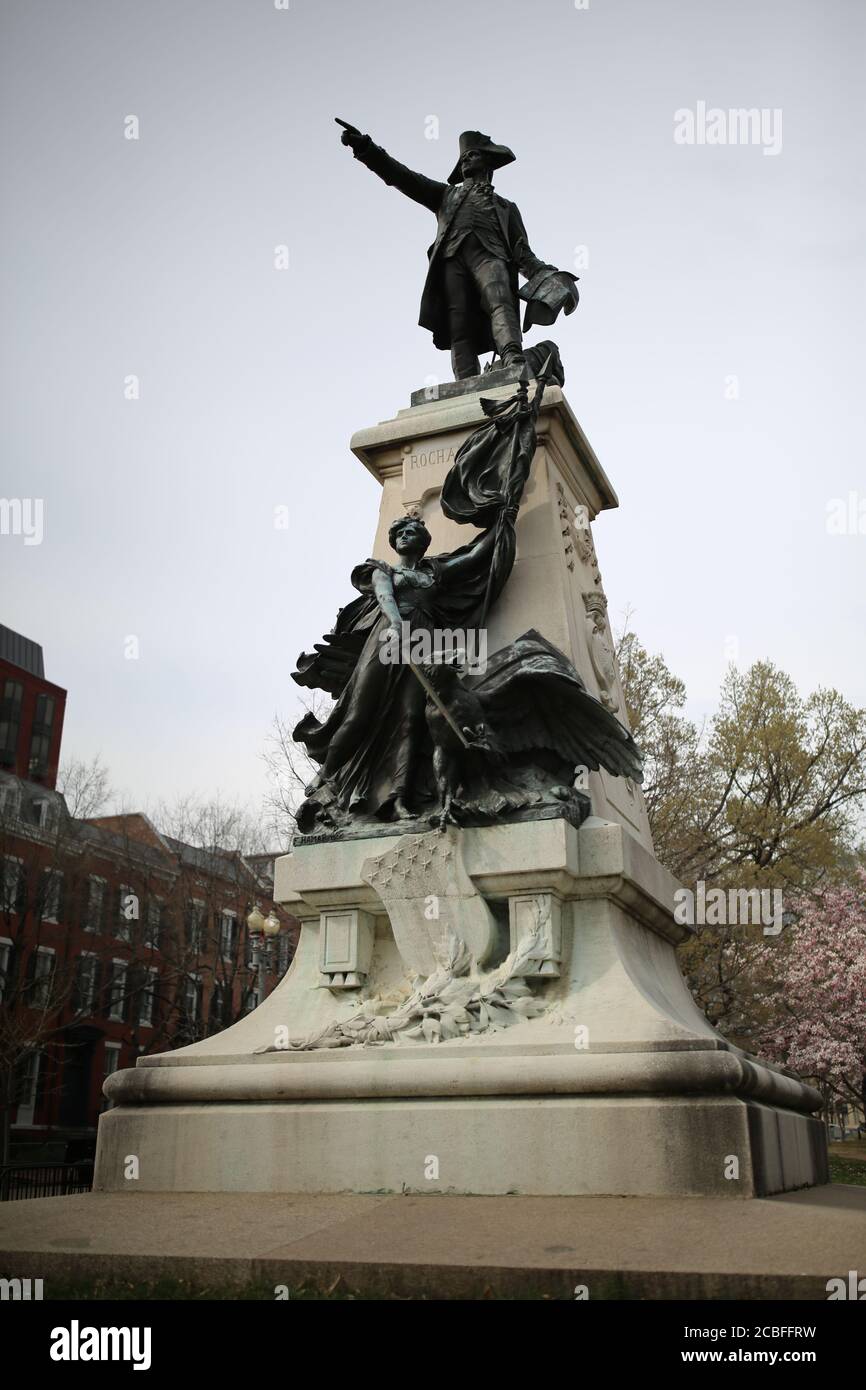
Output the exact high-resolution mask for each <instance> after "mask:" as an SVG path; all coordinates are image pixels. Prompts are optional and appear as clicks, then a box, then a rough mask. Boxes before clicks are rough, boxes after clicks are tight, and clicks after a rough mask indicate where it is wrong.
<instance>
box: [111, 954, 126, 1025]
mask: <svg viewBox="0 0 866 1390" xmlns="http://www.w3.org/2000/svg"><path fill="white" fill-rule="evenodd" d="M125 1010H126V961H123V960H113V961H112V962H111V986H110V988H109V992H108V1017H109V1018H110V1019H112V1020H113V1021H114V1022H115V1023H122V1022H123V1018H124V1013H125Z"/></svg>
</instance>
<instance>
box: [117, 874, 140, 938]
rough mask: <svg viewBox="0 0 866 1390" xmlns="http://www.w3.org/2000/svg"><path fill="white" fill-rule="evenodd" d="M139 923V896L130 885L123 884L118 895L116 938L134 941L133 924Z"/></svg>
mask: <svg viewBox="0 0 866 1390" xmlns="http://www.w3.org/2000/svg"><path fill="white" fill-rule="evenodd" d="M137 921H138V894H137V893H135V892H133V890H132V889H131V888H130V887H129V884H128V883H122V884H121V885H120V888H119V890H118V894H117V924H116V927H115V932H114V934H115V936H116V937H117V939H118V941H131V940H132V924H133V922H137Z"/></svg>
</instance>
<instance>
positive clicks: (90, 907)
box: [84, 877, 106, 931]
mask: <svg viewBox="0 0 866 1390" xmlns="http://www.w3.org/2000/svg"><path fill="white" fill-rule="evenodd" d="M105 888H106V883H105V879H104V878H94V877H91V878H89V879H88V882H87V908H86V911H85V921H84V930H85V931H99V929H100V927H101V926H102V914H103V910H104V908H105Z"/></svg>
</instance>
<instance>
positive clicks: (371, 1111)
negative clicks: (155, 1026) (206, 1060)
mask: <svg viewBox="0 0 866 1390" xmlns="http://www.w3.org/2000/svg"><path fill="white" fill-rule="evenodd" d="M130 1154H134V1155H136V1157H137V1158H138V1162H139V1169H138V1171H139V1177H138V1179H137V1180H136V1181H135V1182H134V1184H133V1183H131V1182H130V1181H129V1180H128V1179H127V1178H126V1177H125V1176H124V1173H125V1167H126V1164H127V1159H128V1156H129V1155H130ZM827 1180H828V1174H827V1158H826V1143H825V1140H824V1131H823V1126H822V1125H821V1123H820V1122H819V1121H818V1120H815V1119H812V1118H810V1117H808V1116H805V1115H796V1114H793V1113H792V1112H790V1111H784V1110H780V1109H778V1108H776V1107H773V1106H767V1105H760V1104H755V1103H752V1102H744V1101H740V1100H736V1099H734V1098H732V1097H724V1098H723V1097H706V1098H705V1097H698V1096H689V1097H683V1096H679V1097H670V1098H666V1097H659V1096H633V1097H627V1098H626V1097H622V1096H591V1097H590V1096H583V1097H572V1096H557V1097H545V1098H543V1099H542V1098H540V1097H531V1098H530V1097H526V1098H515V1099H500V1098H492V1097H491V1098H486V1099H479V1098H477V1097H475V1098H471V1099H470V1098H468V1097H466V1098H461V1099H459V1100H427V1101H364V1102H357V1101H356V1102H351V1101H344V1102H331V1103H321V1102H307V1103H306V1104H278V1105H274V1104H258V1105H238V1104H234V1105H232V1104H226V1105H176V1106H164V1107H160V1108H157V1107H150V1106H142V1107H139V1108H135V1109H132V1108H129V1109H117V1110H112V1111H110V1112H109V1113H108V1114H106V1115H104V1116H103V1117H102V1120H101V1122H100V1127H99V1155H98V1167H97V1177H96V1181H95V1184H94V1187H95V1190H96V1191H121V1190H123V1189H126V1190H130V1189H131V1188H132V1187H133V1186H134V1188H135V1190H136V1191H139V1192H141V1191H145V1192H173V1191H174V1192H177V1191H180V1192H286V1193H289V1192H393V1193H397V1192H439V1193H453V1194H466V1193H471V1194H476V1195H491V1196H498V1195H504V1194H506V1193H518V1194H523V1195H528V1196H582V1195H601V1196H604V1195H618V1196H630V1197H642V1196H676V1195H679V1196H716V1197H734V1198H737V1197H758V1196H767V1195H770V1194H772V1193H776V1192H784V1191H789V1190H791V1189H793V1188H798V1187H806V1186H810V1185H813V1184H816V1183H824V1182H826V1181H827Z"/></svg>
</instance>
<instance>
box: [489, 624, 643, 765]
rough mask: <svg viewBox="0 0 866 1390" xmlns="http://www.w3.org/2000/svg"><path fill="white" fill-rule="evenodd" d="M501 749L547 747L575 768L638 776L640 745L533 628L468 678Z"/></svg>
mask: <svg viewBox="0 0 866 1390" xmlns="http://www.w3.org/2000/svg"><path fill="white" fill-rule="evenodd" d="M465 680H466V684H467V685H468V686H469V687H470V689H472V690H473V691H474V693H475V694H476V695H477V696H478V698H479V699H480V700H481V703H482V705H483V706H484V712H485V715H486V716H487V718H488V719H489V720H490V723H491V725H492V726H493V729H494V731H495V733H496V737H497V739H498V741H499V743H500V745H501V746H502V748H503V749H505V750H506V751H510V752H514V753H517V752H529V751H531V750H532V749H534V748H539V749H550V750H551V751H552V752H554V753H558V754H559V755H561V756H563V757H565V758H567V759H568V760H569V762H571V763H572V764H573V765H574V766H584V767H588V768H589V769H590V770H591V771H593V772H595V771H597V770H598V769H599V768H600V767H603V768H604V769H605V770H606V771H607V772H610V773H612V774H613V776H615V777H630V778H631V779H632V780H633V781H635V782H640V781H642V780H643V760H642V758H641V754H640V750H639V749H638V747H637V745H636V743H635V741H634V739H633V738H632V736H631V734H630V733H629V731H628V729H627V728H626V727H625V725H624V724H621V723H620V721H619V720H618V719H617V718H616V716H615V715H613V714H611V712H610V710H608V709H606V708H605V706H604V705H603V704H602V703H601V701H600V700H597V699H596V698H595V696H594V695H590V693H589V691H588V690H587V689H586V687H585V685H584V684H583V681H582V680H581V679H580V676H579V675H578V674H577V672H576V671H575V669H574V667H573V666H572V664H571V662H570V661H569V660H568V658H567V657H566V656H564V655H563V653H562V652H561V651H559V649H558V648H557V647H554V646H553V644H552V643H551V642H548V641H547V640H546V638H544V637H542V636H541V634H540V633H539V632H536V631H535V630H533V629H531V630H530V631H529V632H525V633H524V634H523V635H522V636H521V637H518V638H517V639H516V641H514V642H512V643H511V644H510V645H509V646H508V647H504V648H503V649H502V650H501V651H499V652H497V653H496V654H495V655H494V656H493V657H491V659H490V661H489V663H488V667H487V670H486V672H485V673H484V674H483V675H480V676H473V677H468V678H465Z"/></svg>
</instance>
